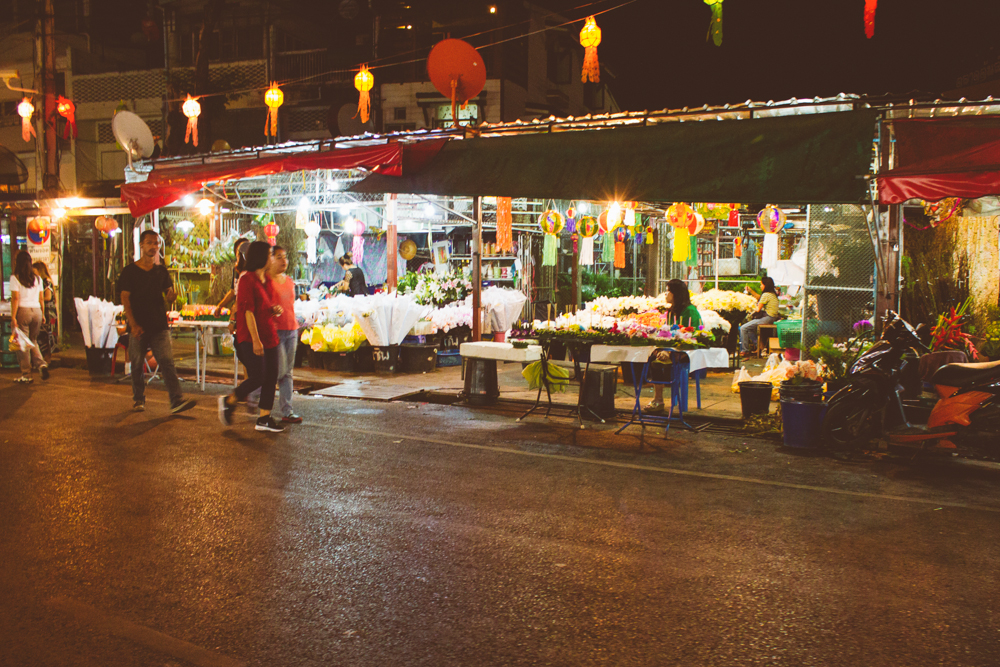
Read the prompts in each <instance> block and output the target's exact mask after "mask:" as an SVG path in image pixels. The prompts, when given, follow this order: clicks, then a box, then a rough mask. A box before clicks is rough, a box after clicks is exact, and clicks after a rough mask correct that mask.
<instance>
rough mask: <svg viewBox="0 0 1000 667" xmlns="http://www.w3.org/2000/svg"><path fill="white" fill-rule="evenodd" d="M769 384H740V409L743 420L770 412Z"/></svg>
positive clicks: (770, 387) (770, 388)
mask: <svg viewBox="0 0 1000 667" xmlns="http://www.w3.org/2000/svg"><path fill="white" fill-rule="evenodd" d="M773 388H774V387H772V386H771V383H770V382H740V407H742V408H743V419H749V418H750V417H752V416H754V415H766V414H767V413H769V412H770V411H771V390H772V389H773Z"/></svg>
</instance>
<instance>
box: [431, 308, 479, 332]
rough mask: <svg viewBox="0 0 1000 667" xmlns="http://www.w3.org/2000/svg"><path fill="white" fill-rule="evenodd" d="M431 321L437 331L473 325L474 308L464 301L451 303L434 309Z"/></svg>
mask: <svg viewBox="0 0 1000 667" xmlns="http://www.w3.org/2000/svg"><path fill="white" fill-rule="evenodd" d="M430 321H431V324H432V325H433V326H434V329H435V331H444V332H448V331H451V330H452V329H454V328H455V327H463V326H465V327H471V326H472V308H471V307H470V306H467V305H465V304H464V303H460V304H458V303H455V304H449V305H447V306H444V307H442V308H437V309H435V310H432V311H431V314H430Z"/></svg>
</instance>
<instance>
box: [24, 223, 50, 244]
mask: <svg viewBox="0 0 1000 667" xmlns="http://www.w3.org/2000/svg"><path fill="white" fill-rule="evenodd" d="M28 236H29V237H30V238H31V240H32V241H33V242H34V243H37V244H41V243H45V242H46V241H48V239H49V219H48V218H32V219H31V221H30V222H28Z"/></svg>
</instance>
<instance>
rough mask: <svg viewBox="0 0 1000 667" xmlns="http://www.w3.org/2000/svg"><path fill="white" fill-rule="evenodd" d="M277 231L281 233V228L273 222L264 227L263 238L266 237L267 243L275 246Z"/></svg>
mask: <svg viewBox="0 0 1000 667" xmlns="http://www.w3.org/2000/svg"><path fill="white" fill-rule="evenodd" d="M279 231H281V228H280V227H278V225H276V224H274V223H273V222H272V223H269V224H266V225H264V236H266V237H267V242H268V243H270V244H271V245H277V243H278V240H277V239H278V232H279Z"/></svg>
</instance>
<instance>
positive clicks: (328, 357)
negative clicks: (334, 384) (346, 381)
mask: <svg viewBox="0 0 1000 667" xmlns="http://www.w3.org/2000/svg"><path fill="white" fill-rule="evenodd" d="M323 368H325V369H326V370H328V371H335V372H339V373H353V372H354V353H353V352H324V353H323Z"/></svg>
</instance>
